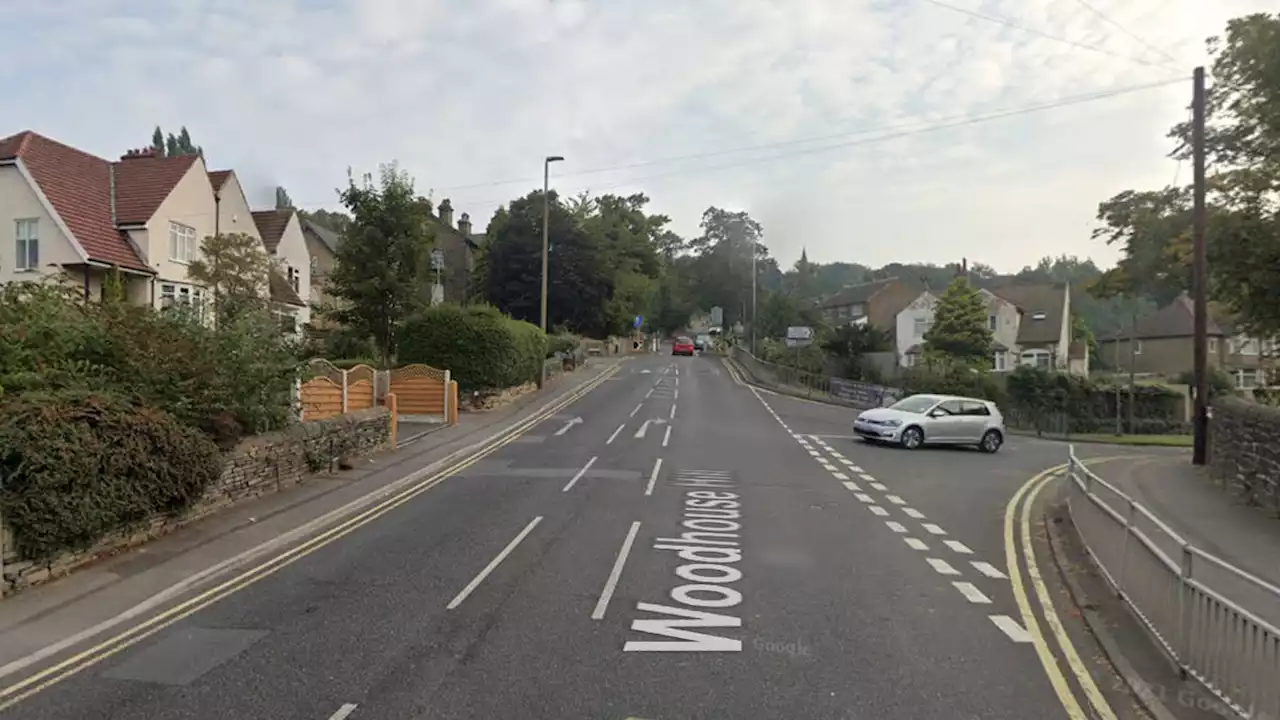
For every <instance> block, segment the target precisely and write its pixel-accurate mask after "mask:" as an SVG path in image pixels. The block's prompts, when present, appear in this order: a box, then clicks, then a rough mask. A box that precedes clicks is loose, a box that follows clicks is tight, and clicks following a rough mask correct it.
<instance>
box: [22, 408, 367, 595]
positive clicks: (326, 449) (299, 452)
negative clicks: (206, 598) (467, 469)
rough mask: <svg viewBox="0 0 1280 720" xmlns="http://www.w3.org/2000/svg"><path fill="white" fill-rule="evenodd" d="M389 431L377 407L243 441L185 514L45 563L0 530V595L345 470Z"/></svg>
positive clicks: (226, 457)
mask: <svg viewBox="0 0 1280 720" xmlns="http://www.w3.org/2000/svg"><path fill="white" fill-rule="evenodd" d="M390 433H391V416H390V414H389V413H388V412H387V409H386V408H383V407H377V408H371V409H368V410H360V411H357V412H352V413H347V414H346V415H338V416H335V417H331V418H326V419H324V420H315V421H312V422H306V423H301V424H298V425H295V426H293V427H291V428H289V429H287V430H282V431H280V432H276V433H269V434H266V435H258V436H255V437H251V438H246V439H245V440H243V441H241V442H240V444H239V445H237V446H236V447H235V448H233V449H232V450H231V451H229V452H227V453H226V455H225V464H224V465H223V468H222V476H221V478H220V479H219V480H218V482H217V483H216V484H215V485H214V486H213V487H210V488H209V490H208V491H207V492H206V493H205V496H204V498H203V499H202V500H201V501H200V502H199V503H197V504H196V505H195V506H194V507H192V508H191V510H190V511H189V512H187V513H186V514H185V515H183V516H181V517H177V518H169V517H165V518H156V519H155V520H152V521H151V523H150V524H149V525H148V526H147V527H144V528H141V529H139V530H138V531H136V532H133V533H130V534H121V535H117V536H114V537H109V538H106V539H104V540H103V541H101V542H100V543H98V544H97V545H95V546H94V547H92V548H89V549H88V550H84V551H80V552H72V553H66V554H64V555H62V556H60V557H58V558H56V559H54V560H53V561H51V562H47V563H40V564H36V563H33V562H30V561H23V560H20V559H19V558H18V557H17V556H16V552H15V551H14V549H13V539H12V536H11V534H10V532H9V529H8V528H5V532H4V533H3V537H0V552H3V556H2V557H3V558H4V562H3V566H4V577H3V578H2V580H0V594H5V593H9V592H12V591H14V590H20V589H22V588H25V587H28V586H31V585H36V584H38V583H41V582H45V581H46V580H50V579H52V578H55V577H59V576H61V575H65V574H66V573H68V572H70V571H71V570H73V569H75V568H76V567H78V566H80V565H83V564H85V563H87V562H90V561H92V560H95V559H97V558H99V557H102V556H105V555H111V554H114V553H117V552H120V551H121V550H124V549H127V548H130V547H133V546H135V545H140V544H142V543H145V542H147V541H148V540H151V539H153V538H156V537H159V536H161V535H165V534H167V533H170V532H172V531H174V530H176V529H177V528H180V527H182V526H183V525H186V524H188V523H191V522H193V521H195V520H197V519H200V518H202V517H205V516H206V515H209V514H210V513H213V512H216V511H218V510H220V509H222V508H224V507H227V506H229V505H233V504H235V503H238V502H242V501H244V500H247V499H250V498H254V497H257V496H259V495H264V494H267V493H273V492H279V491H280V490H283V489H285V488H288V487H290V486H292V485H297V484H299V483H302V482H304V481H305V480H306V479H307V477H308V476H311V475H316V474H321V473H329V472H333V471H335V470H337V469H340V468H342V467H346V466H348V463H349V461H350V460H351V459H353V458H355V457H359V456H361V455H368V454H370V453H373V452H375V451H377V450H379V449H381V448H384V447H385V446H386V445H387V443H388V442H389V440H390Z"/></svg>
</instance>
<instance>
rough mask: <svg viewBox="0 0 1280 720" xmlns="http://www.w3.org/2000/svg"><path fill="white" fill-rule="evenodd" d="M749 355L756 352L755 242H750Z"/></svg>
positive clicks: (753, 240)
mask: <svg viewBox="0 0 1280 720" xmlns="http://www.w3.org/2000/svg"><path fill="white" fill-rule="evenodd" d="M751 354H752V355H757V356H758V355H759V353H757V352H756V241H755V239H754V238H752V240H751Z"/></svg>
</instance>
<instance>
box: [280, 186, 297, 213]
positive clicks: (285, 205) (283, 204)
mask: <svg viewBox="0 0 1280 720" xmlns="http://www.w3.org/2000/svg"><path fill="white" fill-rule="evenodd" d="M292 208H293V198H291V197H289V191H288V190H285V189H284V187H283V186H281V185H277V186H276V209H277V210H290V209H292Z"/></svg>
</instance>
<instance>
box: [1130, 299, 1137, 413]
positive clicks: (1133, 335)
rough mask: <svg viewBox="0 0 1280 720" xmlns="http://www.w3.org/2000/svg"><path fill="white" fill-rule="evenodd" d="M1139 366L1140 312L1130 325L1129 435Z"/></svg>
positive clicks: (1134, 315)
mask: <svg viewBox="0 0 1280 720" xmlns="http://www.w3.org/2000/svg"><path fill="white" fill-rule="evenodd" d="M1137 364H1138V311H1136V310H1135V311H1134V312H1133V316H1132V319H1131V321H1130V325H1129V434H1130V435H1132V434H1133V433H1134V429H1133V406H1134V405H1136V404H1137V402H1138V387H1137V381H1136V380H1135V378H1134V366H1135V365H1137Z"/></svg>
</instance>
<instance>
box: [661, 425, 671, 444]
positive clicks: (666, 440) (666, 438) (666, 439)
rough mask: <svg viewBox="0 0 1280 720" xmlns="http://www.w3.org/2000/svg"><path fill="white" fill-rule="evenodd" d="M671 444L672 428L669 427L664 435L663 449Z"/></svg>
mask: <svg viewBox="0 0 1280 720" xmlns="http://www.w3.org/2000/svg"><path fill="white" fill-rule="evenodd" d="M669 442H671V426H670V425H668V426H667V431H666V432H664V433H662V447H666V446H667V443H669Z"/></svg>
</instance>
